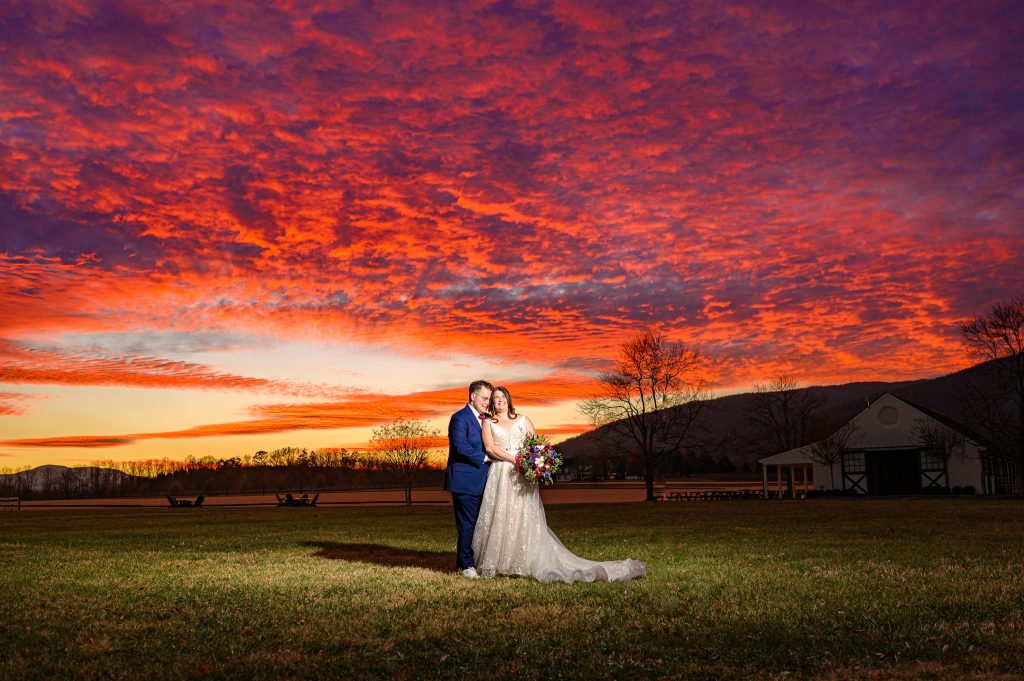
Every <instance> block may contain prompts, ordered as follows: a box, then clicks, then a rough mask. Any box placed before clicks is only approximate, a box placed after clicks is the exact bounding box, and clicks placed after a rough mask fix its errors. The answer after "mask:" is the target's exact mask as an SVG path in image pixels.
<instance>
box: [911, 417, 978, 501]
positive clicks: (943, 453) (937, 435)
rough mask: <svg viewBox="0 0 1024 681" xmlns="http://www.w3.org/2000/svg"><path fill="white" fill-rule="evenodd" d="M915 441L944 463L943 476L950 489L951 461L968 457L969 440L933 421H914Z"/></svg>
mask: <svg viewBox="0 0 1024 681" xmlns="http://www.w3.org/2000/svg"><path fill="white" fill-rule="evenodd" d="M914 439H915V440H916V441H917V444H918V445H920V446H921V447H922V448H923V449H924V450H925V451H926V452H927V453H928V454H930V455H932V456H934V457H935V458H936V459H938V460H939V461H941V462H942V475H943V477H944V478H945V480H946V487H949V486H950V485H949V460H950V458H951V457H953V456H954V455H956V456H961V457H963V456H966V453H967V438H966V437H964V435H963V434H962V433H959V432H957V431H955V430H953V429H952V428H950V427H948V426H946V425H944V424H942V423H939V422H938V421H935V420H933V419H917V420H915V421H914Z"/></svg>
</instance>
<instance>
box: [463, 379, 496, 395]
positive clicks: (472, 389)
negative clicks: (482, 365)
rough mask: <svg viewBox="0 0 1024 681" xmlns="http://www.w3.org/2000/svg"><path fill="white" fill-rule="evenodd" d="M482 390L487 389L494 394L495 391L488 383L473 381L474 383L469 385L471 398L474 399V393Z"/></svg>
mask: <svg viewBox="0 0 1024 681" xmlns="http://www.w3.org/2000/svg"><path fill="white" fill-rule="evenodd" d="M480 388H487V389H488V390H490V391H492V392H493V391H494V386H493V385H491V384H490V383H488V382H487V381H473V382H472V383H470V384H469V396H470V397H472V396H473V393H475V392H476V391H477V390H479V389H480Z"/></svg>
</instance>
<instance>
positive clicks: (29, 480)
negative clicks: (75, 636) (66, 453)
mask: <svg viewBox="0 0 1024 681" xmlns="http://www.w3.org/2000/svg"><path fill="white" fill-rule="evenodd" d="M132 478H133V476H131V475H128V474H127V473H123V472H121V471H119V470H115V469H113V468H101V467H97V466H76V467H68V466H60V465H57V464H45V465H43V466H36V467H35V468H30V469H28V470H24V471H18V472H17V473H3V474H0V486H10V487H13V488H15V489H22V490H30V491H32V492H36V493H38V492H43V491H44V490H46V489H60V488H64V487H67V488H70V489H74V490H75V491H79V490H82V489H88V488H89V487H90V486H93V485H95V484H96V483H97V481H101V482H102V484H103V485H110V484H114V485H118V484H120V483H122V482H125V481H127V480H131V479H132Z"/></svg>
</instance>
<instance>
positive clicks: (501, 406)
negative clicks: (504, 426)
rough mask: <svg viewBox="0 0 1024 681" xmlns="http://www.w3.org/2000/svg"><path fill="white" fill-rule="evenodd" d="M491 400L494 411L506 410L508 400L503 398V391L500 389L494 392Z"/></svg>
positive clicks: (501, 412)
mask: <svg viewBox="0 0 1024 681" xmlns="http://www.w3.org/2000/svg"><path fill="white" fill-rule="evenodd" d="M492 401H493V402H494V413H496V414H504V413H505V412H506V411H508V400H506V399H505V393H503V392H501V391H500V390H499V391H498V392H496V393H494V399H493V400H492Z"/></svg>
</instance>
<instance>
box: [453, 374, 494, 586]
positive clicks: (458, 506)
mask: <svg viewBox="0 0 1024 681" xmlns="http://www.w3.org/2000/svg"><path fill="white" fill-rule="evenodd" d="M492 390H494V386H492V385H491V384H490V383H488V382H487V381H473V382H472V383H470V385H469V404H467V405H466V406H465V407H463V408H462V409H460V410H459V411H457V412H455V413H454V414H452V419H451V421H449V422H448V467H447V468H446V469H445V472H444V488H445V489H446V490H447V491H449V492H451V493H452V506H454V507H455V528H456V529H457V530H458V532H459V539H458V543H457V544H456V550H455V563H456V565H457V566H458V569H459V572H461V573H462V576H463V577H468V578H470V579H476V578H477V577H479V575H478V574H477V573H476V568H474V567H473V528H475V527H476V517H477V515H479V514H480V500H481V498H482V497H483V495H484V485H485V484H486V482H487V468H488V467H487V466H486V465H485V464H487V463H490V462H489V461H488V460H487V456H486V455H485V454H484V443H483V440H482V439H481V438H480V429H481V427H482V426H483V420H484V419H485V418H486V416H487V404H488V402H490V400H491V391H492Z"/></svg>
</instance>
